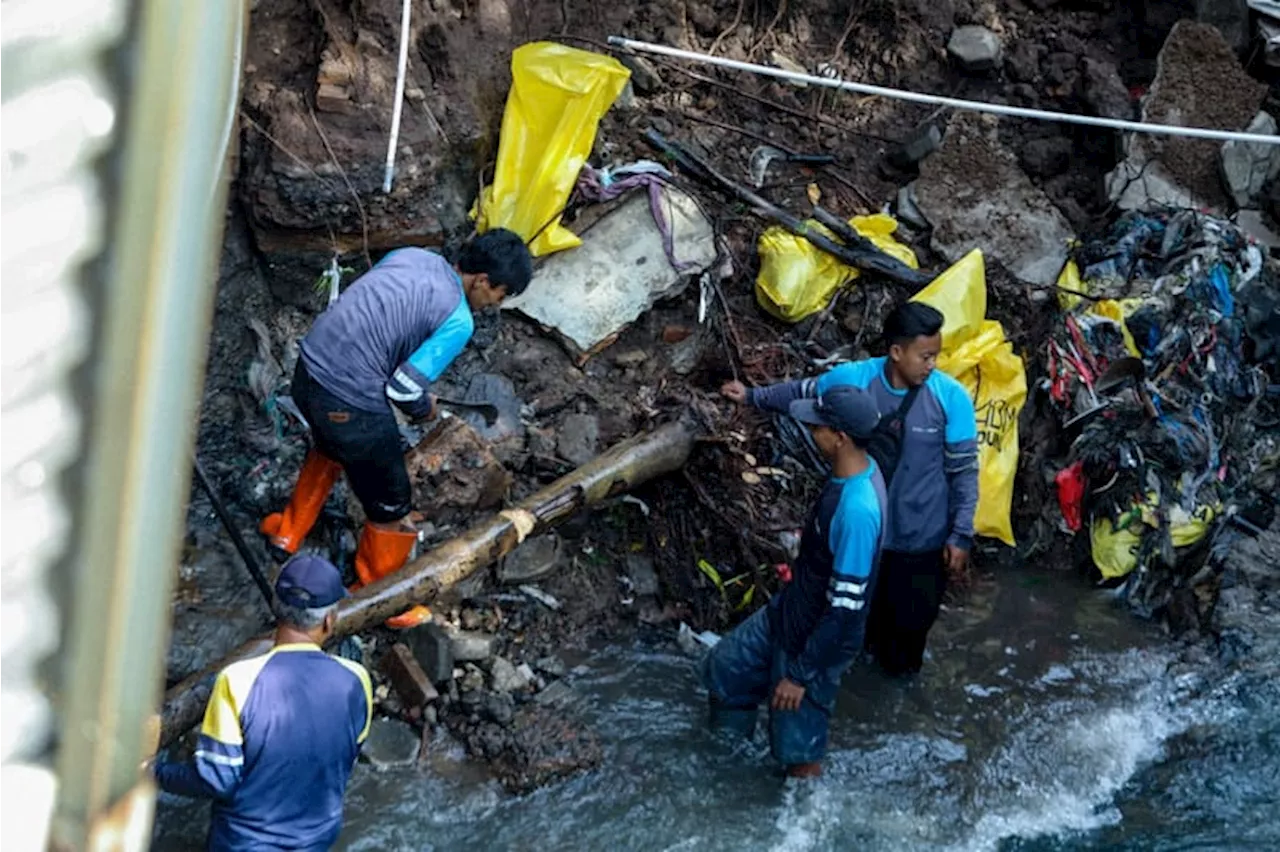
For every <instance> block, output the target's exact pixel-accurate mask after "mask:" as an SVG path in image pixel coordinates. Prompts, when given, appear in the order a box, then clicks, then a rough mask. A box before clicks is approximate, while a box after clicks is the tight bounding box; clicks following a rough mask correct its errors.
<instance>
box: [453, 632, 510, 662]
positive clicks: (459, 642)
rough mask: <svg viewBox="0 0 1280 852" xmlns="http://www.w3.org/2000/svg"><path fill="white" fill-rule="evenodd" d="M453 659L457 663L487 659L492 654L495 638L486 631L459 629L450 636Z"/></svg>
mask: <svg viewBox="0 0 1280 852" xmlns="http://www.w3.org/2000/svg"><path fill="white" fill-rule="evenodd" d="M450 640H451V647H452V649H453V659H454V661H455V662H459V663H471V662H480V661H482V660H487V659H489V658H490V657H492V656H493V653H494V650H495V649H496V646H497V641H498V640H497V639H496V638H495V637H493V636H491V635H490V634H488V633H479V632H475V631H469V630H460V631H458V632H456V633H454V634H453V635H452V636H451V637H450Z"/></svg>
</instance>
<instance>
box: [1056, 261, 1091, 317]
mask: <svg viewBox="0 0 1280 852" xmlns="http://www.w3.org/2000/svg"><path fill="white" fill-rule="evenodd" d="M1057 286H1058V287H1059V288H1063V289H1059V290H1058V307H1060V308H1062V310H1064V311H1074V310H1075V309H1076V307H1077V306H1079V304H1080V303H1081V302H1083V301H1084V299H1082V298H1080V297H1079V296H1077V295H1076V293H1084V294H1086V295H1092V294H1091V293H1089V285H1088V284H1085V283H1084V281H1083V279H1081V278H1080V267H1079V266H1076V262H1075V261H1074V260H1068V261H1067V265H1066V266H1064V267H1062V271H1061V272H1059V273H1058V284H1057ZM1072 291H1074V292H1072Z"/></svg>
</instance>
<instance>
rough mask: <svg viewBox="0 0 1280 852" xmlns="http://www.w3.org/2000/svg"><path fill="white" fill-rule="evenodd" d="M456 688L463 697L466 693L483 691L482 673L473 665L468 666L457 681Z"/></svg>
mask: <svg viewBox="0 0 1280 852" xmlns="http://www.w3.org/2000/svg"><path fill="white" fill-rule="evenodd" d="M458 687H459V689H461V690H462V695H463V697H465V696H466V695H467V694H468V693H472V692H479V691H480V690H482V689H484V672H482V671H480V669H479V668H478V667H476V666H474V665H468V666H467V668H466V671H465V672H464V673H463V675H462V679H461V680H459V681H458Z"/></svg>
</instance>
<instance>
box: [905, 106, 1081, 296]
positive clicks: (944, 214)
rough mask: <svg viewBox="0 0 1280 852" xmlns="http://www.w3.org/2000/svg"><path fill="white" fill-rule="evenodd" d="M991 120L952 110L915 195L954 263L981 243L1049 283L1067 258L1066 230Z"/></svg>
mask: <svg viewBox="0 0 1280 852" xmlns="http://www.w3.org/2000/svg"><path fill="white" fill-rule="evenodd" d="M992 126H993V123H992V122H990V121H989V120H986V119H981V118H975V117H972V116H957V117H956V118H954V119H953V120H952V122H951V126H950V127H949V128H948V130H947V137H946V141H945V142H944V143H943V146H942V149H941V150H940V151H938V153H937V154H935V155H934V156H933V157H930V158H929V159H928V160H926V161H925V163H924V165H923V166H921V169H920V178H919V179H918V180H917V181H916V183H915V187H916V199H917V202H918V204H919V207H920V211H921V213H923V214H924V216H925V218H926V219H928V220H929V222H930V223H931V224H932V225H933V237H932V244H933V247H934V249H935V250H937V251H938V252H939V253H940V254H942V255H943V256H944V257H946V258H947V260H949V261H951V262H955V261H957V260H959V259H960V258H961V257H963V256H964V255H965V254H967V253H968V252H969V251H970V250H971V249H973V248H974V247H978V248H981V249H982V250H983V252H984V253H985V254H986V255H987V256H988V257H989V258H992V259H995V260H997V261H999V262H1000V263H1001V264H1002V265H1003V266H1004V267H1005V268H1006V269H1008V270H1009V271H1010V272H1011V273H1013V274H1014V275H1015V276H1016V277H1017V278H1019V279H1021V280H1023V281H1026V282H1027V283H1030V284H1036V285H1040V286H1049V285H1052V284H1053V282H1054V281H1055V280H1056V279H1057V277H1058V273H1059V272H1061V271H1062V267H1063V264H1065V263H1066V260H1067V249H1068V244H1069V242H1070V240H1071V239H1072V231H1071V228H1070V226H1069V225H1068V224H1067V221H1066V219H1065V218H1064V217H1063V215H1062V213H1061V212H1060V211H1059V210H1058V208H1057V207H1055V206H1054V204H1053V202H1052V201H1050V200H1049V197H1048V196H1047V195H1045V194H1044V192H1042V191H1041V190H1040V189H1038V188H1037V187H1036V186H1035V185H1034V184H1033V183H1031V181H1030V179H1028V178H1027V176H1026V174H1025V173H1024V172H1023V171H1022V169H1020V168H1019V167H1018V163H1017V160H1016V158H1015V157H1014V155H1013V154H1012V152H1010V151H1009V150H1008V149H1007V148H1005V147H1004V146H1003V145H1002V144H1001V143H1000V142H999V141H998V140H997V139H996V138H995V135H994V132H993V130H992V129H991V128H992Z"/></svg>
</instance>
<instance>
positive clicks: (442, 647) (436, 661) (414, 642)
mask: <svg viewBox="0 0 1280 852" xmlns="http://www.w3.org/2000/svg"><path fill="white" fill-rule="evenodd" d="M401 638H402V639H403V640H404V643H405V644H406V645H407V646H408V647H409V650H410V651H412V652H413V657H414V659H415V660H417V661H418V664H419V665H420V666H422V670H423V672H425V673H426V675H427V679H428V680H430V681H431V682H432V683H434V684H441V683H444V682H445V681H447V680H450V679H451V678H452V677H453V663H454V657H453V640H452V639H451V638H450V637H449V634H448V633H446V632H445V630H444V628H442V627H441V626H440V625H438V624H435V623H434V622H429V623H427V624H423V625H421V626H419V627H414V628H412V629H410V630H406V631H404V632H403V633H402V634H401Z"/></svg>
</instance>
